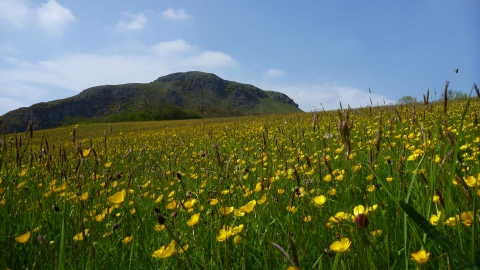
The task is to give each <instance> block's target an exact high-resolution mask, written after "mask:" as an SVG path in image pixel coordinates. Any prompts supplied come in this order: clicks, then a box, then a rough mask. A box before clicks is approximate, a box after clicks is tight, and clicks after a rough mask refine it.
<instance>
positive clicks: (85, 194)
mask: <svg viewBox="0 0 480 270" xmlns="http://www.w3.org/2000/svg"><path fill="white" fill-rule="evenodd" d="M479 111H480V100H479V99H478V98H472V99H471V100H469V101H458V102H457V101H456V102H450V101H449V102H448V104H447V100H445V102H435V103H432V102H428V101H427V102H425V103H423V104H419V103H417V104H414V105H403V106H401V105H398V106H382V107H366V108H361V109H354V110H353V109H350V108H340V109H339V110H337V111H331V112H327V111H317V112H315V113H313V112H312V113H303V114H291V115H270V116H258V117H242V118H225V119H202V120H185V121H164V122H136V123H116V124H87V125H82V124H80V125H78V126H72V127H68V128H58V129H53V130H39V131H36V130H32V129H31V127H30V128H29V129H28V130H27V133H24V134H3V135H2V137H1V138H2V144H1V145H0V146H1V148H0V256H1V258H0V269H22V268H28V269H287V268H290V269H412V268H421V269H459V268H465V269H478V265H479V263H480V259H479V258H480V251H479V250H480V230H479V228H478V227H479V225H480V222H479V218H480V212H479V211H478V209H480V207H479V206H480V205H479V201H480V197H479V196H480V189H479V184H480V167H479V154H480V126H479V123H478V115H477V114H478V112H479ZM4 124H5V123H3V124H0V125H2V126H3V125H4ZM2 130H3V128H2Z"/></svg>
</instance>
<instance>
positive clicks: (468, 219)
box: [460, 211, 473, 226]
mask: <svg viewBox="0 0 480 270" xmlns="http://www.w3.org/2000/svg"><path fill="white" fill-rule="evenodd" d="M460 217H461V218H462V220H463V221H462V223H463V224H465V225H466V226H470V225H472V217H473V212H472V211H468V212H463V213H462V214H461V215H460Z"/></svg>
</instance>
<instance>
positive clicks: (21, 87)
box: [0, 40, 237, 114]
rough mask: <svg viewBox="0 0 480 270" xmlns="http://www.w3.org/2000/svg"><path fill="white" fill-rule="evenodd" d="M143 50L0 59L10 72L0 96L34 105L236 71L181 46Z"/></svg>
mask: <svg viewBox="0 0 480 270" xmlns="http://www.w3.org/2000/svg"><path fill="white" fill-rule="evenodd" d="M145 48H146V49H144V50H143V51H142V52H141V53H139V54H137V55H123V54H111V55H101V54H86V53H76V54H69V55H64V56H62V57H58V58H56V59H48V60H45V61H39V62H27V61H21V60H18V59H13V58H3V59H0V61H4V62H5V63H8V66H9V67H10V68H8V69H1V68H0V96H2V97H4V98H10V99H13V100H18V102H20V101H22V102H23V101H24V100H26V101H25V102H27V101H28V103H33V102H39V101H46V100H48V99H57V98H65V97H66V96H69V94H68V91H69V90H70V91H72V93H71V95H74V94H75V93H76V92H80V91H82V90H84V89H86V88H89V87H93V86H97V85H106V84H123V83H133V82H139V83H146V82H151V81H153V80H155V79H157V78H158V77H159V76H164V75H167V74H170V73H173V72H184V71H192V70H201V71H205V72H212V73H216V74H221V73H222V72H224V71H225V70H228V69H231V68H234V67H235V66H236V65H237V61H236V60H235V59H233V58H232V57H231V56H229V55H228V54H225V53H223V52H214V51H208V50H207V51H201V50H199V49H198V48H197V47H196V46H194V45H191V44H189V43H188V42H186V41H184V40H172V41H166V42H161V43H158V44H156V45H153V46H151V47H145ZM55 91H57V92H55ZM59 95H61V96H59ZM3 110H4V109H3V106H1V105H0V114H1V113H5V112H4V111H3Z"/></svg>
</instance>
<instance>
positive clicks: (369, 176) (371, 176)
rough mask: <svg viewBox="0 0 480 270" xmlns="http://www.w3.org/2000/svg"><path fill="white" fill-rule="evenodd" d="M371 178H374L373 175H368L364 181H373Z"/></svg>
mask: <svg viewBox="0 0 480 270" xmlns="http://www.w3.org/2000/svg"><path fill="white" fill-rule="evenodd" d="M373 177H374V175H373V174H370V175H368V176H367V177H365V179H367V180H368V181H370V180H372V179H373Z"/></svg>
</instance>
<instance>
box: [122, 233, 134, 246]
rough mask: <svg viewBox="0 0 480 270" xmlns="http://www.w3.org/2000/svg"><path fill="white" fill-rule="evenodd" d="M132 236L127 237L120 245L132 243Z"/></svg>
mask: <svg viewBox="0 0 480 270" xmlns="http://www.w3.org/2000/svg"><path fill="white" fill-rule="evenodd" d="M132 239H133V235H130V236H127V237H125V238H124V239H123V240H122V243H124V244H127V243H128V242H130V241H132Z"/></svg>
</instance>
